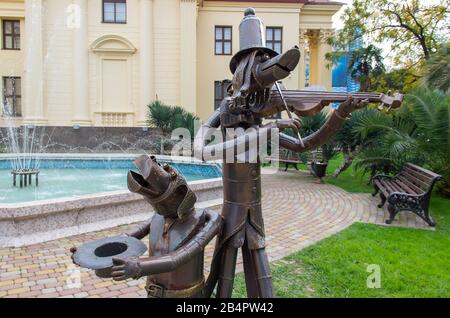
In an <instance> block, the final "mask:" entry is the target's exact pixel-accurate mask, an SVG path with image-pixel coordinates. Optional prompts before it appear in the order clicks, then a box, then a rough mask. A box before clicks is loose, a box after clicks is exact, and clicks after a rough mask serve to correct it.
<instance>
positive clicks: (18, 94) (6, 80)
mask: <svg viewBox="0 0 450 318" xmlns="http://www.w3.org/2000/svg"><path fill="white" fill-rule="evenodd" d="M21 84H22V83H21V79H20V77H3V112H2V113H3V116H12V117H20V116H22V85H21Z"/></svg>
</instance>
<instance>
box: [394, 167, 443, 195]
mask: <svg viewBox="0 0 450 318" xmlns="http://www.w3.org/2000/svg"><path fill="white" fill-rule="evenodd" d="M397 178H398V180H399V181H401V182H402V183H404V184H405V185H406V186H407V187H408V188H410V189H411V190H413V191H414V192H415V193H417V194H420V193H425V192H429V191H431V189H432V187H433V184H434V183H435V182H436V181H437V180H439V179H440V178H441V176H440V175H438V174H436V173H434V172H432V171H430V170H427V169H424V168H422V167H419V166H416V165H414V164H412V163H407V164H406V165H405V166H404V167H403V169H402V171H400V173H399V174H398V175H397Z"/></svg>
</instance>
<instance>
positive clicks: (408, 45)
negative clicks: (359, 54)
mask: <svg viewBox="0 0 450 318" xmlns="http://www.w3.org/2000/svg"><path fill="white" fill-rule="evenodd" d="M448 14H449V4H448V2H447V1H446V0H440V1H439V3H438V4H434V3H429V2H428V1H420V0H404V1H392V0H371V1H366V0H353V2H352V6H349V7H348V8H346V10H345V12H344V14H343V16H342V20H343V22H344V27H343V30H342V32H340V33H339V34H338V36H337V38H335V39H330V42H332V44H334V45H336V46H337V47H339V48H340V49H341V50H342V51H345V50H346V47H347V45H348V43H352V42H353V41H355V40H357V39H359V38H361V37H364V38H365V40H366V43H383V42H389V43H390V44H391V49H392V53H393V59H394V63H396V64H397V65H401V64H403V65H415V64H417V63H420V62H421V61H423V60H424V59H428V58H429V57H430V55H431V53H432V52H434V51H435V50H436V49H438V48H439V46H440V44H439V43H443V42H446V41H448V31H447V29H446V27H447V23H446V21H447V20H446V19H447V18H448Z"/></svg>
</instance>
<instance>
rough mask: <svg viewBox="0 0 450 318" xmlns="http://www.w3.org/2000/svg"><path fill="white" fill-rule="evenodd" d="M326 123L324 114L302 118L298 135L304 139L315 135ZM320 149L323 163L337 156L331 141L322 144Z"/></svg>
mask: <svg viewBox="0 0 450 318" xmlns="http://www.w3.org/2000/svg"><path fill="white" fill-rule="evenodd" d="M326 121H327V115H326V113H325V112H319V113H317V114H314V115H313V116H309V117H305V118H302V128H301V130H300V134H301V135H302V136H304V137H305V136H309V135H311V134H313V133H315V132H316V131H318V130H319V129H320V128H321V127H322V126H323V125H324V124H325V122H326ZM321 148H322V156H323V159H324V161H325V162H328V160H330V159H331V158H333V157H334V156H335V155H336V154H337V151H336V150H335V148H336V147H335V143H334V142H333V141H332V140H330V141H328V142H327V143H325V144H323V145H322V146H321Z"/></svg>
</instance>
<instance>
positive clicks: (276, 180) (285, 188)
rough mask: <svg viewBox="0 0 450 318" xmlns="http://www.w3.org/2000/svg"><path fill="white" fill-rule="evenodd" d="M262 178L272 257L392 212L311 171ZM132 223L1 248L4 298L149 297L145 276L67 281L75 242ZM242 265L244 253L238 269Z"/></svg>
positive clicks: (410, 219)
mask: <svg viewBox="0 0 450 318" xmlns="http://www.w3.org/2000/svg"><path fill="white" fill-rule="evenodd" d="M262 178H263V189H262V194H263V200H262V201H263V214H264V218H265V225H266V233H267V236H266V242H267V253H268V255H269V258H270V260H271V261H275V260H279V259H281V258H283V257H285V256H287V255H289V254H292V253H294V252H295V251H298V250H301V249H302V248H305V247H307V246H310V245H312V244H314V243H316V242H317V241H319V240H322V239H324V238H326V237H328V236H330V235H333V234H334V233H338V232H339V231H342V230H343V229H345V228H347V227H348V226H350V225H351V224H353V223H355V222H371V223H377V224H384V220H385V219H386V218H387V217H388V213H387V210H386V208H384V209H379V208H377V207H376V205H377V204H378V201H379V199H377V198H373V197H372V196H371V195H370V194H359V193H357V194H353V193H347V192H345V191H344V190H342V189H340V188H337V187H335V186H332V185H328V184H321V183H316V181H315V180H314V179H313V178H312V177H311V176H309V175H308V174H306V173H302V172H297V171H288V172H286V173H285V172H280V173H277V174H274V175H263V177H262ZM216 211H219V209H217V208H216ZM393 226H408V227H416V228H422V229H429V227H428V226H427V225H426V223H425V222H423V221H422V220H421V219H419V218H418V217H416V216H415V215H412V214H410V213H401V214H400V215H399V217H398V221H396V222H395V223H394V224H393ZM129 227H133V225H130V226H119V227H115V228H112V229H108V230H103V231H98V232H92V233H86V234H82V235H77V236H73V237H69V238H62V239H59V240H56V241H52V242H45V243H41V244H35V245H30V246H24V247H20V248H3V249H2V248H0V297H17V296H19V297H48V298H51V297H66V296H69V297H72V296H73V297H77V298H85V297H125V298H129V297H145V290H144V289H143V286H144V285H145V278H142V279H139V280H128V281H125V282H114V281H112V280H111V279H100V278H98V277H96V276H95V274H94V273H93V271H90V270H87V269H80V277H81V284H82V285H81V287H80V288H76V289H69V288H68V286H67V279H68V275H67V271H68V266H69V265H71V264H72V261H71V259H70V253H69V249H70V248H71V247H72V246H79V245H81V244H83V243H85V242H88V241H92V240H96V239H99V238H102V237H108V236H114V235H117V234H120V233H123V232H125V231H126V230H127V229H128V228H129ZM144 242H145V243H147V244H148V241H144ZM213 249H214V242H213V243H211V244H209V245H208V247H207V248H206V249H205V254H206V255H205V260H206V264H205V270H206V272H208V270H209V263H210V262H211V258H212V254H213ZM241 270H242V257H241V255H240V253H239V256H238V261H237V271H241Z"/></svg>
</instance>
